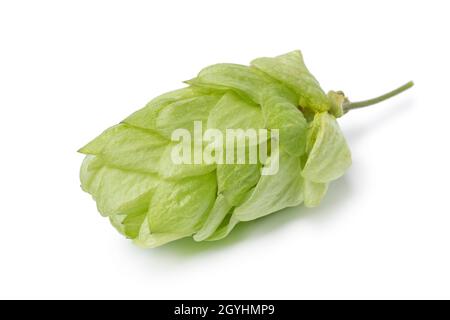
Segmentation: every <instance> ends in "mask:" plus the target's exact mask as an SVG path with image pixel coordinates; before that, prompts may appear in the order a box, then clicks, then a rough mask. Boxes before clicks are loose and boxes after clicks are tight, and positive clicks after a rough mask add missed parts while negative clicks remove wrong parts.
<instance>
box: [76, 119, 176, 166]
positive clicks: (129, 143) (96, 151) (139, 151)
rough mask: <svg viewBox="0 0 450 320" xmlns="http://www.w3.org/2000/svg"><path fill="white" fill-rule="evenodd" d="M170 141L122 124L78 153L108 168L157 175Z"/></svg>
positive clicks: (107, 131) (104, 133) (147, 131)
mask: <svg viewBox="0 0 450 320" xmlns="http://www.w3.org/2000/svg"><path fill="white" fill-rule="evenodd" d="M168 146H169V141H168V140H167V139H165V138H163V137H161V136H160V135H158V134H157V133H154V132H152V131H149V130H143V129H139V128H135V127H131V126H129V125H127V124H119V125H116V126H114V127H112V128H109V129H108V130H106V131H105V132H103V133H102V134H101V135H100V136H99V137H97V138H96V139H94V140H93V141H91V142H90V143H88V144H87V145H86V146H84V147H83V148H81V149H80V150H79V151H80V152H82V153H84V154H91V155H99V156H101V158H102V159H103V161H105V162H106V163H107V164H109V165H112V166H117V167H119V168H122V169H127V170H133V171H141V172H150V173H157V172H158V171H159V162H160V159H161V156H162V154H163V152H164V150H165V149H166V148H167V147H168Z"/></svg>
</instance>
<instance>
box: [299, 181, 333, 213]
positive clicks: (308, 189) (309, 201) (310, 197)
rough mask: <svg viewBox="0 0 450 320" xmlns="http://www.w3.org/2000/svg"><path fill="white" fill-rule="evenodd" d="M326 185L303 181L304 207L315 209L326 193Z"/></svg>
mask: <svg viewBox="0 0 450 320" xmlns="http://www.w3.org/2000/svg"><path fill="white" fill-rule="evenodd" d="M327 190H328V183H321V182H312V181H310V180H306V179H305V180H304V198H305V200H304V201H305V206H306V207H308V208H312V207H317V206H318V205H319V204H320V202H321V201H322V199H323V197H324V196H325V194H326V193H327Z"/></svg>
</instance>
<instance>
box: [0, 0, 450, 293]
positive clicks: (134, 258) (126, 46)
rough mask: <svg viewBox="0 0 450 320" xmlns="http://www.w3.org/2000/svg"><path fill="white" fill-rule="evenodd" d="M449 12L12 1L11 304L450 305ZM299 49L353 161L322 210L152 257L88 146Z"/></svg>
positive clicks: (4, 81) (2, 133)
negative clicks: (126, 123)
mask: <svg viewBox="0 0 450 320" xmlns="http://www.w3.org/2000/svg"><path fill="white" fill-rule="evenodd" d="M448 12H449V7H448V1H380V0H378V1H327V2H325V1H308V2H302V1H280V0H277V1H262V0H258V1H231V0H227V1H211V0H208V1H168V0H165V1H20V0H19V1H2V2H1V4H0V119H1V125H0V141H1V149H0V150H1V151H0V154H1V157H0V169H1V176H0V191H1V192H0V194H1V198H0V227H1V230H0V298H139V299H140V298H153V299H156V298H157V299H166V298H179V299H188V298H190V299H202V298H235V299H240V298H254V299H258V298H268V299H271V298H289V299H291V298H292V299H294V298H296V299H299V298H311V299H313V298H344V299H347V298H363V299H365V298H450V254H449V253H450V250H449V249H450V248H449V246H450V206H449V198H450V194H449V183H448V181H449V178H450V176H449V163H450V162H449V160H450V159H449V151H448V147H449V142H448V138H449V137H450V105H449V99H450V95H449V86H450V84H449V74H450V70H449V69H450V68H449V56H450V47H449V42H448V31H449V30H450V22H449V19H448ZM294 49H301V50H302V51H303V54H304V57H305V61H306V63H307V65H308V67H309V68H310V70H311V71H312V73H313V74H314V75H315V76H316V77H317V78H318V79H319V81H320V82H321V84H322V86H323V87H324V89H325V90H329V89H342V90H344V91H345V92H346V93H347V95H349V96H350V97H351V98H352V99H353V100H360V99H365V98H370V97H372V96H375V95H378V94H381V93H383V92H385V91H388V90H390V89H393V88H395V87H397V86H399V85H401V84H403V83H404V82H406V81H408V80H414V81H415V83H416V86H415V87H414V88H413V89H412V90H410V91H408V92H407V93H404V94H403V95H402V96H400V97H397V98H394V99H392V100H390V101H388V102H384V103H383V104H379V105H376V106H373V107H372V108H367V109H363V110H357V111H353V112H351V113H349V114H348V115H346V116H345V117H344V118H342V119H341V120H340V123H341V125H342V129H343V131H344V133H345V135H346V137H347V138H348V143H349V145H350V147H351V149H352V152H353V162H354V163H353V166H352V167H351V169H350V170H349V171H348V174H347V175H346V176H345V177H344V178H342V179H340V180H339V181H337V182H335V183H333V184H332V186H331V188H330V190H329V194H328V195H327V197H326V199H325V201H324V202H323V205H322V206H321V207H319V208H316V209H306V208H303V207H298V208H291V209H288V210H284V211H282V212H280V213H277V214H274V215H271V216H269V217H267V218H264V219H261V220H258V221H255V222H251V223H247V224H245V225H244V224H243V225H241V226H239V227H238V228H237V229H236V230H235V231H234V232H233V233H232V234H231V235H230V236H229V237H228V238H227V239H225V240H223V241H221V242H216V243H195V242H193V241H192V240H189V239H187V240H182V241H179V242H176V243H173V244H170V245H167V246H164V247H161V248H158V249H154V250H142V249H139V248H137V247H135V246H133V245H132V243H130V242H129V241H127V240H125V239H124V238H122V236H120V235H119V234H118V233H117V232H116V231H115V230H114V229H113V228H112V227H111V226H110V225H109V222H108V221H107V220H106V219H104V218H101V217H100V215H99V214H98V213H97V211H96V208H95V203H94V201H93V200H92V199H91V198H90V196H89V195H87V194H85V193H83V192H82V191H81V190H80V187H79V181H78V170H79V166H80V164H81V161H82V158H83V157H82V155H80V154H77V153H76V150H77V149H78V148H79V147H81V146H82V145H84V144H85V143H86V142H88V141H89V140H90V139H92V138H94V137H95V136H96V135H98V134H99V133H100V132H101V131H103V130H104V129H105V128H107V127H109V126H111V125H113V124H115V123H117V122H119V121H120V120H122V119H123V118H124V117H125V116H127V115H128V114H130V113H131V112H133V111H135V110H136V109H138V108H140V107H142V106H143V105H144V104H145V103H146V102H147V101H148V100H150V99H151V98H152V97H154V96H156V95H158V94H160V93H163V92H165V91H169V90H172V89H175V88H178V87H180V86H181V81H182V80H186V79H189V78H191V77H193V76H195V75H196V73H197V72H198V71H199V70H200V69H201V68H202V67H204V66H207V65H209V64H213V63H217V62H235V63H244V64H245V63H248V62H249V61H250V60H252V59H253V58H255V57H259V56H273V55H278V54H282V53H285V52H288V51H290V50H294Z"/></svg>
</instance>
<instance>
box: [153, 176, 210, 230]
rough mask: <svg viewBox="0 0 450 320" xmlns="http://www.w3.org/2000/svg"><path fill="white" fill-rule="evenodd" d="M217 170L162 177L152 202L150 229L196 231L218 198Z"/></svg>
mask: <svg viewBox="0 0 450 320" xmlns="http://www.w3.org/2000/svg"><path fill="white" fill-rule="evenodd" d="M216 191H217V181H216V175H215V173H214V172H213V173H210V174H207V175H203V176H197V177H191V178H187V179H182V180H177V181H163V182H162V183H161V184H159V185H158V188H157V189H156V191H155V192H154V194H153V196H152V199H151V201H150V206H149V214H148V219H149V225H150V230H151V233H176V234H193V233H195V232H196V231H197V230H199V228H200V227H201V225H202V224H203V222H204V220H205V219H206V217H207V214H208V212H209V211H210V210H211V208H212V206H213V204H214V201H215V199H216Z"/></svg>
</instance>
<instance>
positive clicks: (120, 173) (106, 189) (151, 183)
mask: <svg viewBox="0 0 450 320" xmlns="http://www.w3.org/2000/svg"><path fill="white" fill-rule="evenodd" d="M100 161H101V159H97V158H96V157H93V156H88V157H87V158H86V160H85V161H84V162H83V165H82V169H81V177H80V180H81V185H82V188H83V190H85V191H87V192H89V193H90V194H91V195H92V196H93V197H94V199H95V200H96V201H97V207H98V210H99V212H100V213H101V214H102V215H104V216H110V215H113V214H119V213H121V212H122V211H123V208H125V207H126V206H129V205H130V204H131V203H133V201H135V200H136V199H139V198H140V197H142V196H143V195H147V194H148V193H149V192H151V191H153V190H154V189H155V188H156V187H157V185H158V184H159V182H160V180H159V179H158V178H157V177H156V176H155V175H152V174H143V173H137V172H133V171H127V170H122V169H118V168H113V167H109V166H107V165H100V163H101V162H100Z"/></svg>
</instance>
